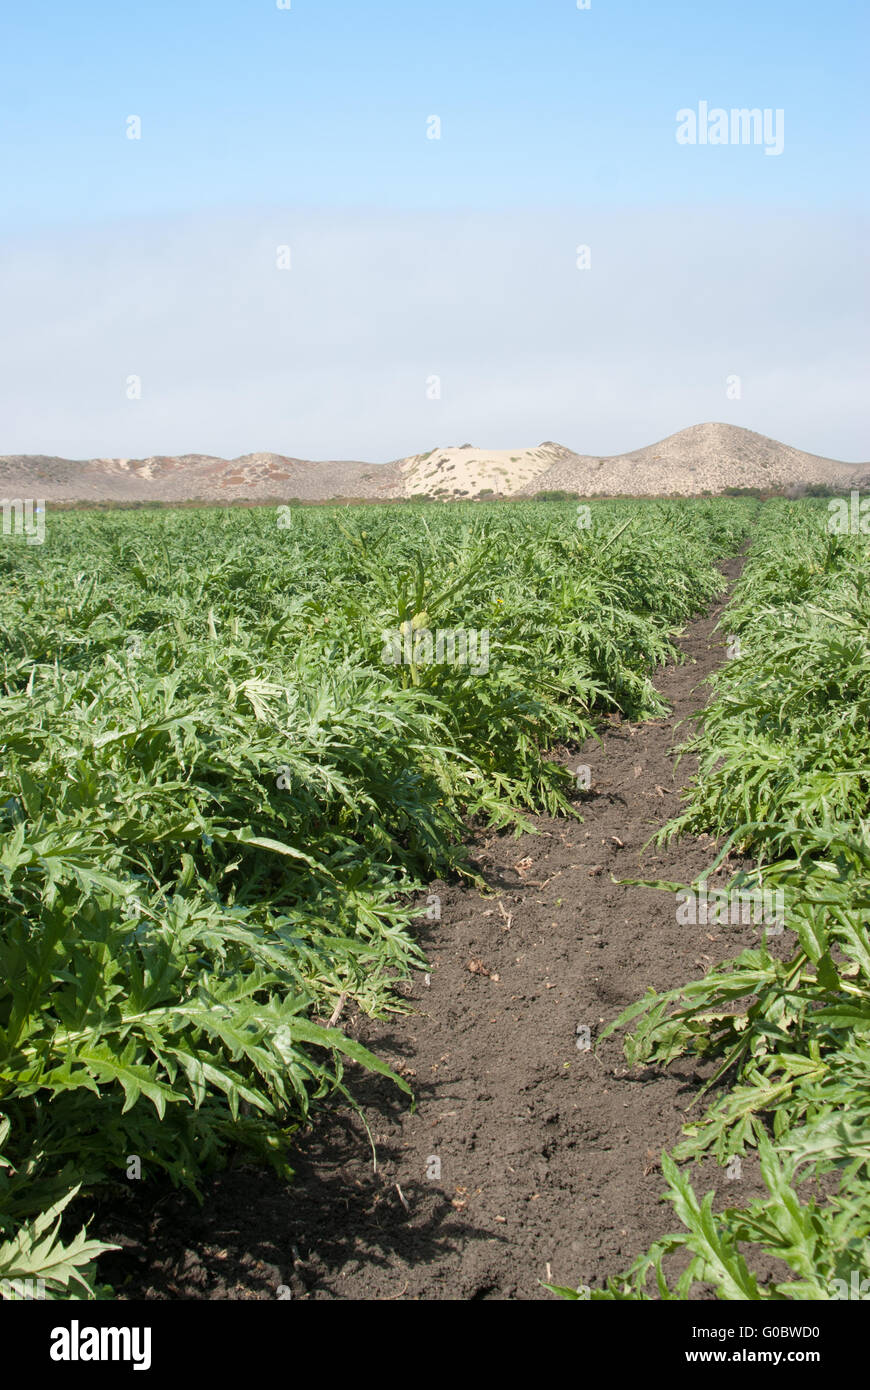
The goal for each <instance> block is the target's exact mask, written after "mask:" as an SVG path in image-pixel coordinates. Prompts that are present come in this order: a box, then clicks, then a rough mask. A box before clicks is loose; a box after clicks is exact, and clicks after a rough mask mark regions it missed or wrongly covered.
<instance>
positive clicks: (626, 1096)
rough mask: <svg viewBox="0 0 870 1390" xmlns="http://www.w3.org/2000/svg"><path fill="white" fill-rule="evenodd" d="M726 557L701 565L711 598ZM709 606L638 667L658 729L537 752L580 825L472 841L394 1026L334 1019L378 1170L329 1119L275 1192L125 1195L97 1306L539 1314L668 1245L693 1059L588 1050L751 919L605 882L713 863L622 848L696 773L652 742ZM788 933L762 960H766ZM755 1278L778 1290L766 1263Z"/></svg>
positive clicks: (261, 1183) (350, 1127) (742, 1183)
mask: <svg viewBox="0 0 870 1390" xmlns="http://www.w3.org/2000/svg"><path fill="white" fill-rule="evenodd" d="M741 563H742V561H741V560H733V561H730V562H729V563H728V564H727V565H725V566H723V572H724V574H725V576H726V578H727V579H728V580H729V581H732V580H733V579H734V577H735V576H736V574H737V573H738V572H739V568H740V565H741ZM723 604H724V599H723V600H722V602H720V603H719V604H718V605H717V606H716V607H715V608H714V609H713V610H712V611H711V612H710V613H709V614H708V615H707V616H706V617H704V618H701V619H699V620H698V621H696V622H694V623H691V624H689V625H687V627H686V630H685V633H684V635H683V636H682V638H680V639H679V641H678V645H679V646H680V648H681V650H682V652H683V654H684V657H685V662H684V664H681V665H675V666H669V667H667V668H665V669H663V670H661V671H659V672H658V673H657V674H656V684H657V686H658V688H659V690H660V691H661V692H662V694H663V695H664V696H665V698H666V699H667V701H668V702H669V705H670V707H671V713H670V714H669V715H668V716H667V718H664V719H659V720H655V721H650V722H646V723H642V724H632V723H630V722H628V721H624V720H621V719H620V718H618V717H614V718H611V719H608V720H606V721H604V724H603V727H602V729H601V730H600V740H601V741H600V742H599V741H597V740H595V739H591V740H589V741H588V742H587V743H586V744H584V745H583V746H582V747H580V748H578V749H573V750H569V749H561V750H555V752H554V754H553V756H554V757H556V758H558V759H559V760H560V761H563V762H565V763H569V762H570V764H571V765H572V766H576V765H577V764H586V765H588V766H589V767H590V769H591V786H590V790H589V792H587V793H582V794H581V795H580V799H579V801H578V810H579V811H580V813H581V815H582V817H583V819H582V820H573V819H570V818H567V817H565V818H560V819H556V820H551V819H547V818H544V817H539V818H535V819H534V825H535V828H536V831H537V833H536V834H524V835H522V836H520V837H519V838H516V837H513V836H511V835H505V834H500V835H497V834H489V835H478V836H476V837H475V838H474V840H473V842H472V846H471V851H472V857H473V860H474V862H475V863H476V865H477V868H478V869H479V872H480V873H481V876H482V878H483V879H484V881H485V883H486V884H487V890H486V891H485V892H481V891H478V889H477V888H475V887H471V886H468V885H467V884H464V883H457V882H452V883H443V882H442V883H433V884H432V885H431V887H430V891H431V892H432V893H433V894H437V895H438V897H439V898H440V913H441V916H440V921H437V922H436V921H427V920H425V919H424V920H421V929H422V939H423V944H424V947H425V949H426V951H427V956H428V959H429V962H430V968H429V973H428V975H427V976H424V975H422V974H420V975H417V976H415V978H414V979H413V981H411V982H409V983H408V984H406V985H405V986H403V987H402V990H401V993H402V994H403V995H404V997H405V999H406V1001H407V1003H408V1006H409V1008H410V1009H411V1010H412V1012H410V1013H409V1014H408V1015H406V1016H398V1017H394V1018H392V1019H390V1020H388V1021H387V1022H375V1021H372V1020H370V1019H367V1018H365V1017H363V1016H361V1015H357V1016H350V1017H346V1018H345V1019H343V1021H342V1026H343V1027H344V1028H345V1030H346V1031H347V1032H348V1033H349V1035H350V1036H352V1037H355V1038H358V1039H359V1040H360V1041H362V1042H364V1043H365V1044H366V1045H367V1046H369V1047H371V1048H372V1049H373V1050H374V1051H376V1052H377V1053H378V1055H379V1056H381V1057H382V1058H383V1059H384V1060H385V1061H386V1062H387V1063H388V1064H390V1065H391V1066H392V1067H394V1069H396V1070H397V1071H399V1072H400V1073H401V1074H402V1075H403V1076H404V1077H405V1078H406V1079H407V1080H408V1082H409V1083H410V1084H411V1086H412V1087H413V1089H414V1092H415V1096H416V1099H417V1105H416V1108H415V1109H414V1110H413V1111H412V1110H411V1109H410V1107H409V1103H408V1100H407V1097H405V1096H404V1095H403V1094H402V1093H401V1092H399V1091H398V1089H397V1088H396V1087H395V1086H394V1085H393V1084H392V1083H391V1082H389V1081H387V1080H385V1079H384V1078H381V1077H377V1076H371V1075H367V1074H363V1073H362V1072H360V1070H359V1069H358V1068H356V1067H353V1068H350V1069H349V1075H348V1079H349V1081H350V1085H351V1089H352V1091H353V1093H354V1095H355V1096H356V1098H357V1100H358V1101H359V1103H360V1105H361V1106H362V1108H363V1110H364V1112H365V1115H366V1118H367V1120H368V1123H369V1125H370V1127H371V1132H372V1137H373V1139H374V1143H375V1147H376V1151H377V1169H376V1170H375V1169H374V1167H373V1163H372V1152H371V1146H370V1143H369V1139H368V1137H367V1135H366V1132H365V1127H364V1125H363V1124H362V1123H361V1121H360V1118H359V1116H358V1115H357V1114H355V1113H354V1112H353V1111H352V1110H351V1109H350V1108H348V1107H347V1106H342V1105H341V1104H338V1103H336V1102H333V1103H331V1104H330V1105H329V1106H327V1108H326V1109H325V1110H323V1111H321V1112H320V1113H319V1114H318V1116H317V1118H316V1121H315V1123H314V1124H313V1125H312V1127H311V1128H310V1129H309V1130H307V1131H305V1132H304V1133H303V1134H301V1136H300V1139H299V1142H298V1144H297V1148H296V1152H295V1156H294V1167H295V1171H296V1180H295V1182H294V1183H293V1184H292V1185H289V1186H288V1185H286V1184H284V1183H282V1182H281V1181H280V1180H279V1179H277V1178H276V1177H275V1176H273V1175H272V1174H271V1173H269V1172H263V1171H262V1170H260V1169H253V1168H249V1167H238V1168H232V1167H231V1168H230V1169H229V1170H228V1171H226V1172H224V1173H222V1174H220V1175H219V1176H218V1177H217V1178H215V1179H214V1180H212V1181H211V1182H209V1183H208V1184H207V1185H206V1187H205V1189H204V1191H205V1202H204V1204H203V1206H202V1207H199V1206H198V1205H197V1203H196V1202H195V1201H194V1200H193V1199H192V1198H191V1197H188V1196H185V1195H184V1194H178V1193H175V1192H172V1191H170V1192H168V1193H167V1194H166V1195H164V1196H162V1197H161V1198H160V1199H159V1200H158V1201H157V1202H156V1203H154V1202H153V1200H149V1193H148V1192H147V1191H142V1192H141V1194H140V1193H138V1192H133V1191H130V1193H129V1194H128V1195H127V1196H126V1197H125V1198H123V1199H120V1200H118V1201H117V1202H113V1203H112V1204H111V1205H109V1206H107V1207H104V1208H102V1209H101V1210H100V1211H99V1212H98V1219H97V1221H96V1222H95V1225H94V1228H93V1233H95V1234H97V1233H98V1234H99V1235H100V1236H101V1237H102V1238H104V1239H107V1240H112V1239H114V1240H116V1241H117V1242H118V1243H119V1244H121V1245H122V1247H123V1248H122V1249H121V1250H120V1251H118V1252H115V1253H112V1254H110V1255H107V1256H105V1257H103V1259H102V1260H101V1262H100V1273H101V1277H103V1278H105V1279H107V1280H108V1281H110V1282H111V1283H112V1284H113V1285H114V1287H115V1288H116V1290H117V1294H118V1296H119V1297H121V1298H122V1299H123V1298H133V1299H136V1298H157V1299H167V1298H168V1299H178V1298H180V1299H275V1298H307V1299H312V1298H313V1299H373V1300H389V1299H396V1300H398V1299H401V1298H406V1299H420V1300H429V1299H461V1300H469V1299H515V1298H519V1299H537V1298H552V1295H551V1294H549V1293H548V1292H547V1290H546V1289H545V1288H544V1287H543V1285H544V1282H545V1281H550V1280H552V1281H553V1282H555V1283H559V1284H568V1285H572V1286H577V1285H581V1284H585V1285H590V1286H600V1285H601V1284H602V1283H603V1282H604V1281H605V1280H606V1278H607V1277H608V1276H611V1275H615V1274H618V1273H620V1272H621V1271H622V1270H624V1269H625V1268H627V1267H628V1265H629V1264H630V1263H631V1261H632V1260H633V1259H634V1258H635V1256H637V1255H638V1254H639V1253H641V1252H642V1251H643V1250H645V1249H646V1248H647V1246H648V1245H649V1244H650V1243H651V1242H652V1241H654V1240H655V1239H657V1238H659V1237H661V1236H662V1235H663V1234H665V1233H666V1232H667V1231H669V1230H674V1229H675V1228H677V1227H678V1224H679V1223H678V1221H677V1218H676V1216H675V1214H674V1213H673V1210H672V1208H671V1207H670V1205H669V1204H663V1203H662V1202H661V1200H660V1197H661V1193H662V1189H663V1186H664V1183H663V1179H662V1176H661V1171H660V1166H659V1163H660V1157H661V1153H662V1150H663V1149H666V1148H670V1147H672V1146H673V1145H674V1144H675V1143H677V1142H678V1141H679V1139H680V1137H681V1126H682V1125H683V1124H684V1123H685V1122H686V1119H687V1116H686V1113H685V1112H686V1109H687V1107H688V1106H689V1104H690V1102H691V1101H692V1100H693V1098H694V1097H695V1096H696V1095H697V1093H698V1091H699V1089H700V1086H701V1084H702V1082H703V1080H704V1079H705V1077H706V1075H708V1074H709V1070H708V1069H707V1068H701V1067H699V1066H698V1065H697V1064H696V1063H694V1062H693V1061H692V1060H691V1059H682V1060H681V1061H679V1062H677V1063H675V1064H674V1065H672V1066H671V1067H669V1068H668V1069H667V1071H664V1070H661V1069H658V1068H634V1069H630V1068H629V1067H628V1066H627V1064H626V1063H625V1060H624V1056H623V1052H622V1045H623V1040H622V1037H621V1035H615V1036H611V1037H610V1038H608V1039H606V1040H605V1041H604V1043H602V1044H601V1046H599V1047H596V1046H595V1040H596V1036H597V1034H598V1033H600V1032H601V1031H603V1029H604V1028H605V1026H606V1025H607V1024H608V1023H610V1022H611V1021H612V1019H613V1018H615V1017H616V1016H617V1014H618V1013H620V1012H621V1011H622V1010H623V1009H624V1008H626V1007H627V1006H628V1005H629V1004H631V1003H633V1002H634V1001H635V1000H636V999H639V998H641V997H642V996H643V995H644V994H645V993H646V991H647V990H648V989H649V988H650V987H651V986H652V987H655V988H656V989H668V988H672V987H673V986H675V985H677V984H679V983H680V982H682V981H688V980H690V979H695V978H698V976H699V975H703V974H704V973H705V972H706V971H707V970H708V969H709V968H710V967H711V966H712V965H714V964H715V963H717V962H718V961H720V960H723V959H727V958H730V957H731V956H734V955H736V954H737V953H738V952H739V951H740V950H742V949H744V948H745V947H747V946H750V945H757V944H758V943H759V940H760V930H761V929H760V928H759V927H758V926H720V925H699V926H696V927H686V926H681V925H679V924H678V923H677V921H676V914H675V903H674V899H673V897H672V896H671V895H670V894H668V893H664V892H660V891H656V890H651V889H645V888H640V887H630V886H625V885H622V884H619V883H618V882H615V881H614V880H618V879H626V878H647V879H667V880H671V881H675V882H681V883H691V881H692V880H693V878H695V877H696V876H697V875H698V874H699V873H700V872H701V871H702V870H703V869H705V868H706V867H707V866H708V865H709V864H710V862H711V861H712V859H713V857H714V853H715V845H714V842H713V841H712V840H711V839H709V838H708V837H700V838H698V839H683V840H681V841H678V842H674V843H672V844H670V845H668V846H666V847H665V848H663V849H656V848H655V847H653V846H650V847H649V848H648V849H647V850H646V851H645V852H644V846H645V845H646V843H647V842H648V840H649V839H650V837H651V836H652V835H653V834H654V832H655V831H656V830H657V829H658V827H660V826H661V825H663V824H664V823H665V822H666V821H667V820H668V819H670V818H671V817H672V816H673V815H675V814H676V813H677V812H678V810H679V809H680V806H681V800H680V792H681V789H682V788H683V787H684V786H685V785H686V783H687V782H688V780H689V778H690V777H691V774H692V772H693V771H694V760H693V759H690V758H688V757H687V758H685V759H683V760H682V761H681V762H680V763H679V765H678V766H675V760H674V757H673V748H674V746H675V744H677V743H679V742H682V740H683V739H684V738H685V737H687V736H688V732H689V726H688V725H686V724H684V725H683V727H682V728H680V729H679V730H676V725H677V724H678V723H679V722H681V721H685V720H687V719H689V717H690V716H691V714H692V713H693V712H694V711H695V710H696V709H697V708H698V707H699V705H701V704H703V702H704V700H705V699H706V698H707V694H706V691H705V688H704V686H703V684H702V683H703V681H704V680H705V678H706V677H707V676H709V675H710V674H711V672H712V671H713V670H714V669H715V668H716V667H717V666H718V665H719V664H720V662H721V661H722V659H723V656H724V647H725V636H724V634H723V633H721V632H719V631H716V630H715V628H716V623H717V620H718V618H719V615H720V612H721V609H722V606H723ZM675 730H676V732H675ZM735 867H736V864H735V863H734V862H733V861H732V863H731V864H730V865H726V866H724V867H723V870H722V872H721V874H720V876H719V878H718V879H715V878H713V879H711V885H716V884H717V883H718V884H719V885H720V886H721V885H724V884H725V883H726V882H727V880H728V878H729V877H730V875H731V873H732V872H733V870H734V868H735ZM423 906H424V905H421V911H422V907H423ZM790 935H791V934H790V933H786V934H785V938H784V939H781V940H780V941H779V942H778V943H776V945H775V946H774V947H773V949H777V948H778V949H779V950H781V951H783V952H785V951H787V950H788V949H789V944H788V943H789V941H790ZM583 1029H588V1030H589V1034H588V1036H590V1037H591V1040H592V1048H591V1049H588V1050H581V1047H580V1046H578V1043H582V1041H583V1036H584V1035H583V1034H582V1032H581V1033H580V1034H579V1035H578V1030H583ZM705 1105H706V1101H701V1106H702V1107H703V1106H705ZM695 1178H696V1189H697V1190H698V1191H699V1192H704V1191H707V1190H708V1189H709V1188H710V1187H715V1188H716V1190H717V1201H716V1204H717V1206H719V1205H722V1204H724V1199H725V1197H727V1199H728V1204H740V1205H743V1204H744V1203H746V1202H748V1201H749V1200H751V1199H752V1198H753V1197H755V1196H760V1195H762V1194H763V1192H764V1188H763V1186H762V1184H761V1182H760V1179H759V1176H758V1171H757V1164H756V1163H755V1161H754V1160H744V1163H743V1172H742V1177H741V1179H740V1180H739V1181H734V1182H731V1181H728V1180H727V1179H726V1174H725V1171H724V1170H723V1169H721V1168H719V1167H717V1166H716V1165H715V1164H713V1163H712V1162H710V1163H705V1164H704V1165H701V1167H700V1168H699V1169H696V1170H695ZM726 1189H727V1192H726ZM756 1268H757V1272H758V1273H759V1274H762V1275H763V1274H765V1273H772V1272H774V1271H776V1272H777V1273H779V1274H780V1275H781V1274H782V1268H781V1267H780V1266H778V1265H777V1266H774V1265H773V1262H771V1267H770V1269H769V1270H765V1269H763V1268H762V1267H761V1266H759V1265H756ZM699 1296H705V1295H700V1294H699Z"/></svg>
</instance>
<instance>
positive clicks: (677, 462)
mask: <svg viewBox="0 0 870 1390" xmlns="http://www.w3.org/2000/svg"><path fill="white" fill-rule="evenodd" d="M868 480H870V464H847V463H838V462H837V461H836V460H835V459H828V458H819V457H818V456H817V455H815V454H805V453H803V452H802V451H801V450H799V449H793V448H792V447H791V446H790V445H788V444H780V443H778V442H777V441H776V440H775V439H768V438H767V437H766V435H763V434H755V433H754V432H753V431H752V430H745V429H741V428H740V426H738V425H722V424H706V425H692V426H691V428H689V429H685V430H680V432H679V434H672V435H670V436H669V437H668V438H667V439H663V440H661V442H660V443H658V444H650V445H648V446H647V447H646V448H643V449H635V450H634V451H633V452H632V453H629V454H619V455H616V456H615V457H610V458H607V457H605V458H602V457H600V456H596V457H594V456H592V455H589V454H575V453H574V452H573V451H572V450H571V449H568V448H566V447H565V446H564V445H561V444H554V443H552V442H549V441H548V442H547V443H544V444H540V445H538V446H537V447H536V448H531V449H501V450H496V451H493V450H490V449H478V448H475V447H474V446H473V445H471V444H465V445H462V447H459V448H458V447H456V446H453V445H451V446H450V447H448V448H444V449H431V450H429V451H428V452H427V453H423V454H413V455H411V456H410V457H408V458H405V459H397V460H396V461H394V462H392V463H380V464H379V463H359V462H353V461H344V462H329V463H314V462H311V461H310V460H307V459H298V458H289V457H287V456H286V455H284V454H269V453H259V454H243V455H242V457H241V458H235V459H221V458H214V457H212V456H210V455H208V454H181V455H178V456H175V457H169V456H165V455H155V456H153V457H151V458H144V459H124V458H119V459H108V458H101V459H82V460H75V459H64V458H52V457H48V456H46V455H43V454H7V455H3V456H0V499H2V498H3V497H10V498H11V497H38V498H45V499H46V501H53V502H142V501H159V502H185V501H209V502H233V501H244V500H250V501H258V500H259V501H266V500H282V499H290V498H299V499H300V500H303V501H326V500H329V499H330V498H338V497H341V498H368V499H372V500H378V499H380V500H384V501H386V500H389V499H391V498H400V497H415V496H427V497H433V498H444V499H452V498H457V497H477V496H480V495H481V494H483V495H485V496H500V497H511V496H514V497H532V496H534V495H535V493H537V492H542V491H549V490H556V489H561V490H564V491H568V492H576V493H579V494H580V495H581V496H584V497H588V496H593V495H595V494H599V495H604V496H616V495H620V494H629V495H637V496H642V495H656V494H658V495H661V494H668V493H674V494H679V495H691V494H693V493H699V492H713V493H716V492H721V491H723V489H725V488H727V487H747V488H759V489H788V488H792V487H799V486H801V485H803V484H806V483H827V484H829V485H833V486H845V485H848V486H866V485H867V482H868Z"/></svg>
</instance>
